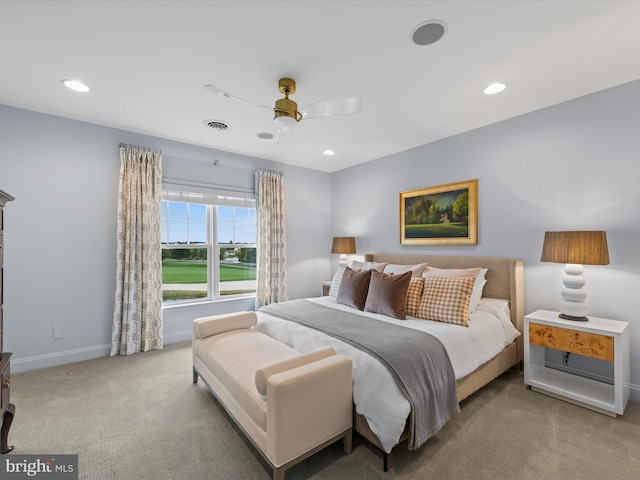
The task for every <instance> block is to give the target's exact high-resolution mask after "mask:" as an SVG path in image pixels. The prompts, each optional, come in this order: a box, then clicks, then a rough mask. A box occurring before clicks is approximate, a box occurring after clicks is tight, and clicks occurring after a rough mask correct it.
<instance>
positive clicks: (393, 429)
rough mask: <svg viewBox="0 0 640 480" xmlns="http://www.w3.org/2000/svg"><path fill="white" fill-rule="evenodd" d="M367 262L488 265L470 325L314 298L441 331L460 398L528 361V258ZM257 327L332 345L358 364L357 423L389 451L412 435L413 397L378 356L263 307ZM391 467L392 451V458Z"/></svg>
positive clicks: (293, 339)
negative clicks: (524, 263) (525, 267)
mask: <svg viewBox="0 0 640 480" xmlns="http://www.w3.org/2000/svg"><path fill="white" fill-rule="evenodd" d="M365 261H369V262H383V263H393V264H405V265H413V264H418V263H427V264H428V265H429V266H433V267H439V268H469V267H484V268H487V269H488V272H487V274H486V279H487V283H486V285H485V287H484V290H483V292H484V293H483V298H482V300H481V301H480V303H479V305H478V307H477V308H476V310H475V311H474V312H473V313H472V314H471V315H470V317H469V326H468V327H463V326H460V325H454V324H451V323H442V322H435V321H430V320H424V319H417V318H414V317H409V316H408V317H407V319H406V320H398V319H394V318H391V317H388V316H386V315H380V314H376V313H366V312H362V311H359V310H356V309H354V308H350V307H347V306H345V305H341V304H339V303H337V302H336V299H335V298H332V297H329V296H326V297H319V298H313V299H308V300H310V301H313V302H315V303H319V304H322V305H324V306H327V307H330V308H333V309H338V310H344V311H349V312H351V313H357V314H359V315H365V316H371V317H373V318H376V319H378V320H381V321H384V322H388V323H393V324H396V325H400V326H403V327H406V328H413V329H417V330H422V331H425V332H427V333H430V334H432V335H434V336H436V337H437V338H438V339H439V340H440V341H441V342H442V343H443V345H444V346H445V349H446V350H447V353H448V354H449V358H450V360H451V364H452V366H453V370H454V373H455V378H456V387H457V394H458V401H461V400H462V399H463V398H465V397H466V396H468V395H470V394H471V393H473V391H475V390H477V389H478V388H480V387H482V386H483V385H485V384H486V383H488V382H489V381H491V380H492V379H493V378H495V377H497V376H498V375H500V374H501V373H503V372H504V371H505V370H507V369H508V368H510V367H511V366H513V365H515V364H517V363H518V362H519V361H521V360H522V348H521V342H522V338H521V335H520V334H521V332H522V315H523V312H522V262H521V261H520V260H513V259H496V258H482V257H436V256H404V255H367V256H366V257H365ZM257 328H258V329H259V330H261V331H263V332H264V333H266V334H268V335H270V336H272V337H274V338H277V339H278V340H280V341H282V342H283V343H286V344H288V345H290V346H291V347H293V348H294V349H296V350H298V351H302V352H306V351H310V350H314V349H317V348H319V347H321V346H331V347H333V348H334V349H335V350H336V351H337V352H338V353H342V354H344V355H347V356H349V357H350V358H351V359H352V360H353V362H354V391H353V395H354V406H355V413H356V415H355V425H354V427H355V429H356V431H358V432H359V433H361V434H362V435H363V436H365V438H367V439H369V440H370V441H372V442H373V443H374V444H375V445H376V446H378V447H379V448H381V449H382V450H383V452H386V453H389V452H391V450H392V448H393V447H394V446H395V445H397V444H398V443H400V442H401V441H403V440H404V439H405V438H406V436H407V432H406V424H407V418H408V416H409V412H410V404H409V401H408V400H407V399H406V398H405V397H404V395H403V394H402V392H401V390H400V388H399V387H398V386H397V385H396V383H395V381H394V380H393V378H392V376H391V374H390V373H389V371H388V370H387V369H386V367H384V366H383V365H382V364H381V363H380V362H379V361H378V360H376V359H375V358H373V357H371V356H370V355H369V354H367V353H364V352H362V351H361V350H358V349H357V348H356V347H353V346H351V345H348V344H346V343H344V342H342V341H340V340H337V339H335V338H333V337H330V336H328V335H327V334H324V333H321V332H319V331H316V330H312V329H309V328H307V327H305V326H302V325H299V324H297V323H293V322H289V321H287V320H283V319H280V318H277V317H274V316H271V315H268V314H266V313H264V312H258V325H257ZM385 466H386V456H385Z"/></svg>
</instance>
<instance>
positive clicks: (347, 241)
mask: <svg viewBox="0 0 640 480" xmlns="http://www.w3.org/2000/svg"><path fill="white" fill-rule="evenodd" d="M331 253H339V254H340V262H339V263H338V266H339V267H346V266H347V255H348V254H354V253H356V238H355V237H333V245H331Z"/></svg>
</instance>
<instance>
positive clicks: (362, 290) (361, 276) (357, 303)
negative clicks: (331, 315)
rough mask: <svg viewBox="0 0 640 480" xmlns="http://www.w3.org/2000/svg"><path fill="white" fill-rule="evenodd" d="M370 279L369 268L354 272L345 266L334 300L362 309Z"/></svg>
mask: <svg viewBox="0 0 640 480" xmlns="http://www.w3.org/2000/svg"><path fill="white" fill-rule="evenodd" d="M370 279H371V270H362V271H360V272H356V271H355V270H352V269H351V268H349V267H347V268H345V269H344V273H343V274H342V281H341V282H340V289H339V290H338V296H337V297H336V302H337V303H341V304H343V305H347V306H348V307H352V308H357V309H358V310H362V309H364V304H365V303H366V301H367V292H368V291H369V280H370Z"/></svg>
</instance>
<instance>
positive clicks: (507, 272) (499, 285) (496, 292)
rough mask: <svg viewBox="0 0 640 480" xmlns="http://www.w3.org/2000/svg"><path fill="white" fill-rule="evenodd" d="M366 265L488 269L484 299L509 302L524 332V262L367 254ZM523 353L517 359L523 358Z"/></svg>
mask: <svg viewBox="0 0 640 480" xmlns="http://www.w3.org/2000/svg"><path fill="white" fill-rule="evenodd" d="M364 260H365V262H382V263H397V264H401V265H413V264H416V263H426V264H427V265H429V266H431V267H437V268H472V267H482V268H487V269H488V272H487V275H486V277H485V278H486V279H487V283H486V285H485V286H484V290H483V292H482V295H483V296H484V297H491V298H503V299H505V300H508V301H509V307H510V309H511V322H512V323H513V324H514V326H515V327H516V328H517V329H518V331H519V332H520V333H522V332H523V328H524V279H523V277H524V275H523V264H522V260H518V259H514V258H492V257H463V256H460V257H451V256H438V255H404V254H384V253H367V254H366V255H365V256H364ZM516 343H518V351H519V352H522V335H521V336H520V337H518V339H517V340H516ZM521 355H522V353H519V354H518V356H519V357H520V358H521Z"/></svg>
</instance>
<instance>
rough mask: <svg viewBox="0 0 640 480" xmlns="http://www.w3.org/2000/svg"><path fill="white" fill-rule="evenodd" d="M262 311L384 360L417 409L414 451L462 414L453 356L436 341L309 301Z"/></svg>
mask: <svg viewBox="0 0 640 480" xmlns="http://www.w3.org/2000/svg"><path fill="white" fill-rule="evenodd" d="M260 311H261V312H264V313H267V314H269V315H273V316H275V317H279V318H282V319H285V320H289V321H294V322H297V323H299V324H301V325H305V326H307V327H309V328H313V329H315V330H318V331H321V332H324V333H326V334H328V335H330V336H332V337H334V338H337V339H339V340H342V341H344V342H346V343H348V344H350V345H353V346H354V347H356V348H359V349H360V350H362V351H364V352H366V353H368V354H369V355H372V356H373V357H375V358H376V359H378V360H379V361H380V362H381V363H382V364H383V365H384V366H385V367H386V368H387V369H388V370H389V372H391V375H392V376H393V378H394V379H395V381H396V383H397V384H398V386H399V387H400V390H401V391H402V392H403V393H404V395H405V396H406V397H407V400H409V402H410V404H411V414H410V416H409V427H410V429H409V449H411V450H413V449H416V448H418V447H420V446H421V445H422V444H423V443H424V442H426V441H427V440H428V439H429V438H430V437H431V436H433V435H435V434H436V433H437V432H438V430H440V428H442V426H443V425H444V424H445V423H446V422H447V420H449V418H451V417H452V416H453V415H454V414H455V413H457V412H458V411H459V410H460V408H459V406H458V399H457V394H456V379H455V375H454V372H453V367H452V366H451V361H450V360H449V355H448V354H447V351H446V350H445V348H444V346H443V345H442V342H440V340H438V339H437V338H436V337H434V336H433V335H430V334H428V333H425V332H421V331H418V330H414V329H410V328H405V327H400V326H397V325H393V324H390V323H387V322H382V321H380V320H376V319H373V318H369V317H365V316H362V315H358V314H355V313H350V312H344V311H341V310H336V309H333V308H330V307H326V306H324V305H319V304H317V303H314V302H310V301H308V300H291V301H288V302H284V303H272V304H270V305H267V306H265V307H262V308H261V309H260Z"/></svg>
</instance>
